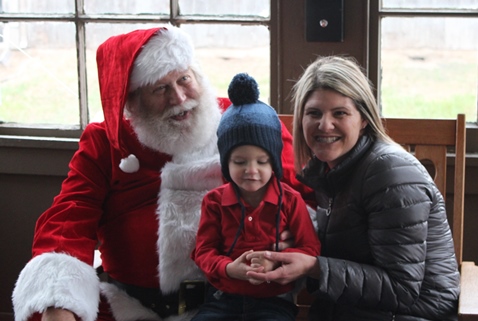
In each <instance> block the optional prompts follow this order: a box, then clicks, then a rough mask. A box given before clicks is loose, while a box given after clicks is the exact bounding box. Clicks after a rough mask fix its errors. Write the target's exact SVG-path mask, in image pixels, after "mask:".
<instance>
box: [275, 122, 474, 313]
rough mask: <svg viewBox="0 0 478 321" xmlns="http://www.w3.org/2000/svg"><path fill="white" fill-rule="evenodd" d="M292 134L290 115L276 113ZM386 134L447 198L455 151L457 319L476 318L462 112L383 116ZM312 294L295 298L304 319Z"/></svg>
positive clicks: (304, 293) (453, 226) (454, 220)
mask: <svg viewBox="0 0 478 321" xmlns="http://www.w3.org/2000/svg"><path fill="white" fill-rule="evenodd" d="M279 117H280V119H281V120H282V122H283V123H284V124H285V125H286V126H287V128H288V129H289V131H290V132H291V133H292V120H293V116H292V115H285V114H281V115H279ZM383 122H384V125H385V127H386V129H387V133H388V134H389V135H390V137H392V139H394V140H395V141H396V142H397V143H399V144H401V145H402V146H404V147H405V148H406V149H407V150H408V151H410V152H412V153H414V155H415V157H417V158H418V159H419V160H420V161H421V162H422V163H424V165H425V166H426V167H427V169H429V171H430V172H431V174H432V177H433V179H434V180H435V183H436V185H437V187H438V189H439V190H440V192H441V193H442V194H443V196H444V197H445V200H446V192H447V190H446V169H447V153H450V152H451V153H454V154H455V163H454V164H455V173H454V182H453V185H452V186H453V213H452V224H451V226H452V233H453V241H454V244H455V254H456V259H457V262H458V264H459V266H460V272H461V295H460V300H459V311H458V315H459V319H460V320H478V267H477V266H476V265H475V264H474V263H473V262H462V254H463V219H464V198H465V145H466V130H465V129H466V128H465V125H466V122H465V115H463V114H459V115H458V117H457V119H450V120H448V119H447V120H443V119H440V120H435V119H401V118H387V119H383ZM311 302H312V298H311V296H310V295H309V294H308V293H306V291H305V290H304V291H302V292H301V293H300V294H299V296H298V298H297V305H298V307H299V316H298V317H297V320H306V315H307V309H308V307H309V305H310V303H311Z"/></svg>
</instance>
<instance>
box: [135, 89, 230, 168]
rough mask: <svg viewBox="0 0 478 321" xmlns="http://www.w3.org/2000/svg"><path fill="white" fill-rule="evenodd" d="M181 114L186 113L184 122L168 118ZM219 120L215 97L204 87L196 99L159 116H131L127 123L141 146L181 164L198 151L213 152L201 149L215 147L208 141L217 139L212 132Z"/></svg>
mask: <svg viewBox="0 0 478 321" xmlns="http://www.w3.org/2000/svg"><path fill="white" fill-rule="evenodd" d="M206 87H208V86H206ZM140 108H141V107H140ZM184 111H189V112H190V115H189V116H188V118H187V119H185V120H182V121H174V120H172V119H171V116H172V115H177V114H179V113H181V112H184ZM220 118H221V110H220V108H219V104H218V102H217V98H216V95H215V94H214V92H213V91H212V90H211V89H210V88H206V89H205V90H204V92H203V94H202V95H201V96H200V98H199V99H198V100H188V101H186V102H185V103H184V104H181V105H178V106H175V107H172V108H168V109H166V110H165V111H164V112H163V113H162V114H154V115H151V114H136V115H131V116H130V121H131V125H132V127H133V129H134V131H135V132H136V135H137V136H138V140H139V141H140V142H141V143H142V144H143V145H144V146H147V147H149V148H152V149H154V150H157V151H160V152H162V153H166V154H169V155H171V156H173V159H174V160H175V161H176V162H181V159H182V158H185V157H186V158H188V159H191V157H194V154H195V153H198V152H200V153H201V154H203V155H204V154H210V153H213V152H214V151H213V150H211V151H207V150H204V148H206V147H205V146H209V148H211V145H213V146H215V144H211V141H214V142H215V141H216V140H217V137H216V130H217V126H218V124H219V120H220Z"/></svg>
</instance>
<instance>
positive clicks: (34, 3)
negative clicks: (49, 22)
mask: <svg viewBox="0 0 478 321" xmlns="http://www.w3.org/2000/svg"><path fill="white" fill-rule="evenodd" d="M0 4H1V6H0V8H1V11H2V12H4V13H72V12H74V11H75V1H74V0H23V1H19V0H0Z"/></svg>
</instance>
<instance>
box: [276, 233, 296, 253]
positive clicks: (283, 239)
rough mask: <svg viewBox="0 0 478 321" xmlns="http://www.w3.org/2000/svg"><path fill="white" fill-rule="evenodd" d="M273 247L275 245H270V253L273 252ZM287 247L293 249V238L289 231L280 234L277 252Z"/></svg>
mask: <svg viewBox="0 0 478 321" xmlns="http://www.w3.org/2000/svg"><path fill="white" fill-rule="evenodd" d="M275 246H276V245H275V244H273V245H272V247H271V250H272V251H275ZM289 247H294V237H293V235H292V233H291V232H290V231H289V230H285V231H283V232H282V233H281V234H280V239H279V251H282V250H285V249H287V248H289Z"/></svg>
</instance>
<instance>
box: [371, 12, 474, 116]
mask: <svg viewBox="0 0 478 321" xmlns="http://www.w3.org/2000/svg"><path fill="white" fill-rule="evenodd" d="M410 30H415V31H419V32H410ZM381 32H382V34H381V41H382V43H381V62H380V63H381V84H380V95H381V103H382V111H383V114H384V116H386V117H415V118H455V117H456V114H457V113H465V114H466V119H467V121H470V122H471V121H473V122H474V121H476V120H477V91H478V19H476V18H384V19H382V22H381Z"/></svg>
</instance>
